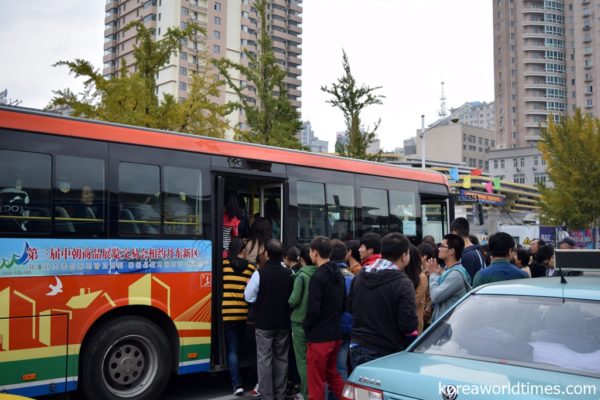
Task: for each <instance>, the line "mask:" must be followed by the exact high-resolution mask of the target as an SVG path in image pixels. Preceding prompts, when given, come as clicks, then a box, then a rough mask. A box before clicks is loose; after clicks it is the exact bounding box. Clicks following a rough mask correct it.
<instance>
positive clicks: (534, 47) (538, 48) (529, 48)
mask: <svg viewBox="0 0 600 400" xmlns="http://www.w3.org/2000/svg"><path fill="white" fill-rule="evenodd" d="M546 50H548V47H546V45H544V44H541V43H540V44H539V45H532V44H526V45H524V46H523V51H540V52H544V51H546Z"/></svg>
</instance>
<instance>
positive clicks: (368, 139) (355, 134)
mask: <svg viewBox="0 0 600 400" xmlns="http://www.w3.org/2000/svg"><path fill="white" fill-rule="evenodd" d="M342 66H343V68H344V75H343V76H342V77H341V78H339V79H338V80H337V82H335V83H333V84H332V85H331V86H322V87H321V90H322V91H323V92H325V93H328V94H330V95H331V99H330V100H327V103H329V104H331V105H332V106H333V107H337V108H339V109H340V110H341V111H342V113H343V114H344V121H345V122H346V130H347V134H348V142H347V143H345V144H343V143H340V142H338V143H336V145H335V149H336V152H337V153H339V154H340V155H341V156H344V157H351V158H358V159H363V160H376V161H379V160H380V158H381V151H379V153H377V154H369V153H368V152H367V149H368V147H369V145H370V144H371V143H372V142H374V141H375V134H376V132H377V129H378V128H379V124H380V123H381V120H378V121H377V122H376V123H375V125H374V127H373V129H369V128H367V129H363V128H362V120H361V115H360V114H361V112H362V111H363V110H364V109H365V108H366V107H368V106H371V105H377V104H383V102H382V100H381V99H382V98H383V97H384V96H382V95H379V94H376V93H375V91H377V90H379V89H381V87H370V86H366V85H359V84H358V83H357V82H356V79H355V78H354V75H352V71H351V69H350V61H348V56H347V55H346V52H345V51H343V56H342Z"/></svg>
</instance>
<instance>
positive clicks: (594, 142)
mask: <svg viewBox="0 0 600 400" xmlns="http://www.w3.org/2000/svg"><path fill="white" fill-rule="evenodd" d="M541 138H542V140H541V141H540V143H539V149H540V151H541V152H542V156H543V158H544V160H545V161H546V173H547V175H548V177H549V178H550V180H551V181H552V183H553V184H554V187H553V188H549V187H545V186H544V185H539V188H540V191H541V193H542V200H541V207H542V216H543V220H544V221H545V222H546V223H551V224H554V225H563V224H564V225H567V226H568V227H569V228H584V227H590V226H594V225H596V223H597V221H598V218H599V217H600V199H599V198H598V188H599V187H600V158H599V157H598V154H600V120H599V119H598V118H595V117H593V116H592V115H590V114H583V113H582V112H581V110H580V109H577V110H576V111H575V114H574V115H573V116H569V117H565V118H563V119H562V120H561V122H559V123H555V122H554V120H553V118H552V116H550V117H549V118H548V127H547V128H542V130H541Z"/></svg>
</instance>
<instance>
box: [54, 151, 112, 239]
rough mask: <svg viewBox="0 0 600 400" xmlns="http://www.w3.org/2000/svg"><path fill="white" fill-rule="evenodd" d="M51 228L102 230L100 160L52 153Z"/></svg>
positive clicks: (80, 231)
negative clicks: (52, 210)
mask: <svg viewBox="0 0 600 400" xmlns="http://www.w3.org/2000/svg"><path fill="white" fill-rule="evenodd" d="M55 165H56V174H55V176H56V181H55V183H54V209H55V218H54V231H55V232H70V233H76V234H83V235H99V234H102V233H103V232H104V203H105V200H104V193H105V191H104V185H105V180H104V161H103V160H99V159H95V158H87V157H72V156H56V164H55Z"/></svg>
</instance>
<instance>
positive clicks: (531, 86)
mask: <svg viewBox="0 0 600 400" xmlns="http://www.w3.org/2000/svg"><path fill="white" fill-rule="evenodd" d="M548 86H553V85H548V84H546V83H525V85H523V87H524V88H525V90H528V89H542V90H545V89H547V88H548ZM554 86H557V85H554ZM560 87H563V86H560Z"/></svg>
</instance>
